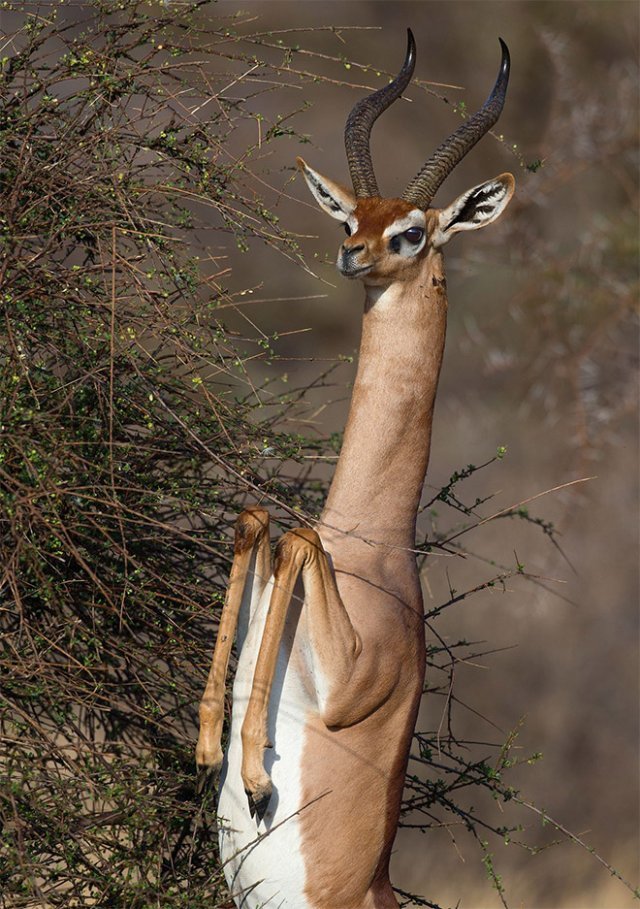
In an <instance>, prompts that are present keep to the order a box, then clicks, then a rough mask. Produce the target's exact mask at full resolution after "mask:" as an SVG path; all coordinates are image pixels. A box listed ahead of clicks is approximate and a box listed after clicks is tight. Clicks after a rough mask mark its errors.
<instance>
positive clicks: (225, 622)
mask: <svg viewBox="0 0 640 909" xmlns="http://www.w3.org/2000/svg"><path fill="white" fill-rule="evenodd" d="M233 552H234V555H233V564H232V566H231V574H230V576H229V586H228V587H227V595H226V597H225V602H224V606H223V608H222V614H221V616H220V626H219V628H218V636H217V638H216V645H215V649H214V652H213V659H212V661H211V669H210V670H209V677H208V679H207V685H206V688H205V690H204V695H203V696H202V701H201V702H200V711H199V712H200V735H199V736H198V744H197V746H196V764H197V766H198V769H199V770H200V771H201V772H205V773H207V774H210V773H216V772H218V771H219V770H220V767H221V765H222V746H221V737H222V723H223V719H224V694H225V682H226V676H227V667H228V665H229V655H230V653H231V646H232V644H233V638H234V636H235V633H236V628H237V626H238V616H239V614H240V607H241V605H242V600H243V597H245V596H246V595H251V596H252V598H253V599H255V598H256V597H258V596H259V595H260V594H261V593H262V591H263V590H264V587H265V585H266V583H267V581H268V580H269V576H270V574H271V555H270V552H269V513H268V512H267V511H265V510H264V509H263V508H247V509H246V510H245V511H243V512H242V513H241V514H240V515H239V517H238V519H237V521H236V528H235V541H234V547H233ZM254 555H255V568H254V571H253V573H252V577H250V578H249V569H250V567H251V561H252V558H253V557H254ZM248 585H250V586H248Z"/></svg>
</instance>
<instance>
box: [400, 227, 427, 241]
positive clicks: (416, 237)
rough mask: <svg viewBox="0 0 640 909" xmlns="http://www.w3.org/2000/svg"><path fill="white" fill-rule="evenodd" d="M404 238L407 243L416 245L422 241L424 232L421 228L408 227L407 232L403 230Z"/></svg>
mask: <svg viewBox="0 0 640 909" xmlns="http://www.w3.org/2000/svg"><path fill="white" fill-rule="evenodd" d="M404 236H405V237H406V238H407V240H408V241H409V243H414V244H417V243H419V242H420V240H422V238H423V236H424V231H423V229H422V228H421V227H410V228H409V229H408V230H405V232H404Z"/></svg>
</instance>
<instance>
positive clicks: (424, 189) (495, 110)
mask: <svg viewBox="0 0 640 909" xmlns="http://www.w3.org/2000/svg"><path fill="white" fill-rule="evenodd" d="M499 41H500V45H501V47H502V62H501V63H500V70H499V72H498V78H497V79H496V84H495V85H494V86H493V91H492V92H491V94H490V95H489V97H488V98H487V100H486V101H485V103H484V104H483V106H482V107H481V108H480V110H479V111H478V112H477V113H475V114H474V115H473V117H471V118H470V119H469V120H467V121H465V122H464V123H463V124H462V126H459V127H458V129H457V130H456V131H455V132H454V133H452V134H451V135H450V136H449V138H448V139H447V140H446V142H443V143H442V145H441V146H440V147H439V148H438V149H437V150H436V151H435V152H434V153H433V154H432V155H431V157H430V158H429V160H428V161H427V163H426V164H425V165H424V167H423V168H422V170H421V171H420V173H419V174H417V175H416V176H415V177H414V178H413V180H412V181H411V183H410V184H409V185H408V186H407V188H406V189H405V191H404V193H403V194H402V198H403V199H406V200H407V202H413V203H414V205H417V206H419V207H420V208H425V209H426V208H428V207H429V204H430V203H431V200H432V199H433V197H434V196H435V194H436V192H437V191H438V189H439V187H440V185H441V184H442V182H443V181H444V179H445V177H446V176H447V175H448V174H450V173H451V171H452V170H453V168H454V167H455V166H456V164H458V163H459V162H460V161H461V160H462V159H463V158H464V156H465V155H466V154H467V152H468V151H470V150H471V149H472V148H473V146H474V145H475V144H476V142H478V141H479V140H480V139H482V137H483V136H484V135H485V133H487V132H489V130H490V129H491V127H492V126H493V125H494V123H495V122H496V121H497V119H498V117H499V116H500V114H501V113H502V108H503V107H504V101H505V97H506V95H507V85H508V83H509V68H510V66H511V58H510V56H509V48H508V47H507V45H506V44H505V43H504V41H503V40H502V38H500V39H499Z"/></svg>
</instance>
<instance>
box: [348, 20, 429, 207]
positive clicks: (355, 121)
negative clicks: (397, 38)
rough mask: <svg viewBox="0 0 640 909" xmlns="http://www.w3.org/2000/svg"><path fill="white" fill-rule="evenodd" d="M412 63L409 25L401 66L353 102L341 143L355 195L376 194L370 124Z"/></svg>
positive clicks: (404, 81)
mask: <svg viewBox="0 0 640 909" xmlns="http://www.w3.org/2000/svg"><path fill="white" fill-rule="evenodd" d="M415 65H416V42H415V41H414V39H413V34H412V32H411V29H410V28H408V29H407V54H406V57H405V60H404V63H403V64H402V69H401V70H400V72H399V73H398V75H397V76H396V78H395V79H394V80H393V82H390V83H389V84H388V85H385V86H384V88H379V89H378V91H376V92H373V93H372V94H371V95H367V97H366V98H362V99H361V100H360V101H358V103H357V104H356V105H355V107H354V108H353V110H352V111H351V113H350V114H349V117H348V118H347V125H346V127H345V131H344V144H345V147H346V149H347V161H348V162H349V173H350V174H351V182H352V183H353V189H354V192H355V194H356V197H357V198H362V197H363V196H379V195H380V193H379V191H378V184H377V183H376V177H375V174H374V172H373V163H372V161H371V149H370V148H369V139H370V137H371V128H372V126H373V124H374V123H375V122H376V120H377V119H378V117H379V116H380V114H381V113H382V112H383V111H385V110H386V109H387V108H388V107H389V105H391V104H393V102H394V101H395V100H396V99H397V98H399V97H400V95H401V94H402V92H403V91H404V90H405V88H406V87H407V85H408V84H409V82H410V80H411V76H412V75H413V68H414V66H415Z"/></svg>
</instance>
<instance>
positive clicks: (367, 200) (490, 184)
mask: <svg viewBox="0 0 640 909" xmlns="http://www.w3.org/2000/svg"><path fill="white" fill-rule="evenodd" d="M407 32H408V45H407V54H406V57H405V61H404V64H403V66H402V69H401V70H400V72H399V73H398V75H397V76H396V78H395V79H394V80H393V82H390V83H389V85H386V86H385V87H384V88H381V89H379V90H378V91H376V92H373V94H371V95H368V96H367V97H366V98H363V99H362V100H361V101H358V103H357V104H356V105H355V107H354V108H353V110H352V111H351V113H350V114H349V117H348V119H347V126H346V129H345V145H346V150H347V160H348V162H349V172H350V174H351V182H352V184H353V190H351V189H347V188H346V187H344V186H341V185H340V184H338V183H335V182H334V181H333V180H330V179H329V178H328V177H324V176H322V174H320V173H318V171H316V170H314V169H313V168H311V167H309V165H308V164H307V163H306V162H305V161H303V160H302V158H298V159H297V163H298V166H299V168H300V169H301V171H302V173H303V175H304V177H305V180H306V181H307V184H308V186H309V189H310V190H311V193H312V194H313V196H314V198H315V199H316V201H317V203H318V205H319V206H320V208H321V209H322V210H323V211H325V212H326V213H327V214H328V215H331V217H332V218H335V219H336V220H338V221H341V222H342V223H343V224H344V228H345V231H346V234H347V237H346V239H345V241H344V243H343V244H342V245H341V247H340V249H339V251H338V261H337V266H338V270H339V271H340V272H341V274H343V275H344V276H345V277H347V278H361V279H362V280H363V281H364V283H365V284H369V285H383V286H384V285H387V284H390V283H392V282H395V281H407V280H414V279H416V278H418V277H419V275H420V274H421V272H422V270H423V268H424V266H425V263H428V262H429V261H430V260H432V259H433V257H434V255H436V256H437V255H439V250H440V249H441V248H442V247H443V246H444V244H445V243H447V242H448V241H449V240H450V239H451V237H452V236H453V235H454V234H455V233H458V231H462V230H477V229H478V228H479V227H484V226H485V225H487V224H490V223H491V222H492V221H495V220H496V218H498V217H499V216H500V215H501V214H502V212H503V211H504V209H505V208H506V207H507V205H508V203H509V200H510V199H511V196H512V195H513V191H514V188H515V180H514V178H513V176H512V175H511V174H500V175H499V176H498V177H494V179H493V180H488V181H487V182H486V183H481V184H479V185H478V186H474V187H472V188H471V189H469V190H467V192H465V193H463V194H462V195H461V196H459V197H458V198H457V199H456V200H455V201H454V202H452V204H451V205H449V206H447V208H443V209H433V208H430V207H429V206H430V204H431V200H432V199H433V197H434V196H435V194H436V192H437V190H438V188H439V187H440V185H441V184H442V182H443V181H444V179H445V177H447V175H448V174H449V173H451V171H452V170H453V168H454V167H455V166H456V164H458V163H459V162H460V161H461V160H462V158H463V157H464V156H465V155H466V154H467V152H468V151H469V150H470V149H471V148H473V146H474V145H475V144H476V142H478V140H479V139H481V138H482V136H484V134H485V133H487V132H488V131H489V130H490V129H491V127H492V126H493V125H494V124H495V122H496V121H497V119H498V117H499V116H500V113H501V111H502V108H503V106H504V101H505V96H506V92H507V84H508V81H509V65H510V61H509V50H508V48H507V46H506V44H505V43H504V41H503V40H502V39H500V45H501V47H502V62H501V64H500V70H499V72H498V78H497V79H496V83H495V85H494V87H493V90H492V92H491V94H490V95H489V97H488V98H487V100H486V102H485V104H484V105H483V106H482V108H481V109H480V110H479V111H478V112H477V113H476V114H474V115H473V117H470V118H469V119H467V120H465V122H464V123H463V124H462V125H461V126H459V127H458V129H457V130H456V131H455V132H454V133H452V135H451V136H449V138H448V139H447V140H446V142H444V143H443V144H442V145H441V146H440V147H439V148H438V149H437V150H436V151H435V152H434V153H433V155H431V157H430V158H429V160H428V161H427V162H426V164H425V165H424V167H423V168H422V169H421V170H420V172H419V173H418V174H417V175H416V177H414V179H413V180H412V181H411V182H410V183H409V185H408V186H407V188H406V190H405V191H404V193H403V194H402V198H401V199H385V198H382V197H381V196H380V192H379V190H378V184H377V182H376V178H375V174H374V171H373V164H372V160H371V150H370V147H369V140H370V136H371V129H372V127H373V124H374V122H375V121H376V119H377V118H378V117H379V116H380V114H381V113H382V112H383V111H384V110H386V109H387V107H389V106H390V105H391V104H392V103H393V102H394V101H395V100H396V99H397V98H399V97H400V96H401V94H402V92H403V91H404V90H405V88H406V87H407V85H408V84H409V81H410V80H411V76H412V75H413V69H414V66H415V60H416V46H415V41H414V39H413V35H412V33H411V29H407Z"/></svg>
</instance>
